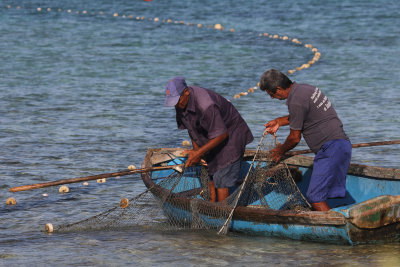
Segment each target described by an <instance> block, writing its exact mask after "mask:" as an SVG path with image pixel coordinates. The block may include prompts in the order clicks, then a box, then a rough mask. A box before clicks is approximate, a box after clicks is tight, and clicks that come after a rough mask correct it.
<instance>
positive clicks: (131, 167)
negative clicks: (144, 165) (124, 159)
mask: <svg viewBox="0 0 400 267" xmlns="http://www.w3.org/2000/svg"><path fill="white" fill-rule="evenodd" d="M128 170H130V171H132V170H136V166H135V165H129V166H128Z"/></svg>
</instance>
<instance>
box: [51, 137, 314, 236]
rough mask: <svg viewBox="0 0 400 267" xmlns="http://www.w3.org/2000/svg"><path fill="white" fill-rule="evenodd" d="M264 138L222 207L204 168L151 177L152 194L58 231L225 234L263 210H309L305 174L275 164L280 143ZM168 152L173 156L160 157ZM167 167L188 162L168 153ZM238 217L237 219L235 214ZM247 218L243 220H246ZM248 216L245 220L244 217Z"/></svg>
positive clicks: (148, 178)
mask: <svg viewBox="0 0 400 267" xmlns="http://www.w3.org/2000/svg"><path fill="white" fill-rule="evenodd" d="M264 137H265V136H262V138H261V140H260V142H259V145H258V147H257V151H256V152H255V153H254V154H253V155H252V156H251V158H250V159H249V160H248V161H243V163H242V167H241V169H242V174H243V175H242V176H243V180H244V181H243V182H242V184H241V185H239V186H238V187H237V189H236V190H235V191H234V192H232V193H231V195H230V196H229V197H228V198H227V199H225V200H224V201H223V202H211V201H210V191H209V187H208V185H209V175H208V172H207V168H206V167H205V166H195V167H188V168H185V169H184V170H183V171H182V172H177V171H175V170H172V169H171V170H164V171H158V172H153V173H146V174H145V175H144V176H143V181H144V183H145V184H146V186H147V190H146V191H144V192H143V193H141V194H139V195H138V196H135V197H133V198H132V199H129V200H128V199H122V200H121V203H120V204H119V205H117V206H116V207H114V208H112V209H110V210H107V211H105V212H103V213H101V214H98V215H95V216H93V217H90V218H88V219H85V220H82V221H79V222H76V223H72V224H66V225H60V226H58V227H56V228H55V231H59V232H60V231H62V232H64V231H80V230H100V229H101V230H107V229H115V228H117V229H120V228H126V227H134V226H139V227H146V228H155V229H170V230H178V229H220V232H223V233H226V232H227V230H228V228H229V227H230V225H231V223H232V220H233V221H234V220H235V219H238V220H243V219H244V218H241V217H240V216H245V214H246V213H248V212H252V213H254V212H256V213H257V212H259V211H260V209H264V210H291V211H293V212H298V211H303V210H310V204H309V203H308V202H307V201H306V199H305V198H304V196H303V195H302V194H301V192H300V190H299V188H298V187H297V185H296V182H295V179H299V178H301V172H299V170H297V169H296V168H294V167H289V166H288V165H286V163H284V162H282V163H279V164H275V163H274V162H272V161H271V160H270V158H269V153H268V151H269V150H270V149H272V148H273V147H274V146H275V140H270V141H267V140H266V138H264ZM160 153H169V152H165V151H164V152H160ZM169 156H170V160H169V161H168V163H166V162H163V163H160V164H161V165H162V164H169V165H176V164H182V163H183V162H184V158H180V157H176V156H174V155H173V154H171V153H169ZM236 213H237V214H236ZM241 214H242V215H241ZM243 214H244V215H243Z"/></svg>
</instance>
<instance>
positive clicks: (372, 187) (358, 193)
mask: <svg viewBox="0 0 400 267" xmlns="http://www.w3.org/2000/svg"><path fill="white" fill-rule="evenodd" d="M184 160H185V159H184V158H176V159H174V160H171V161H169V162H168V165H176V164H182V163H184ZM250 164H251V162H248V161H247V162H244V164H242V168H241V175H242V177H245V176H246V174H247V171H248V169H249V167H250ZM299 170H300V171H301V172H302V178H301V180H300V181H296V184H297V186H298V188H299V189H300V191H301V193H302V194H303V196H306V192H307V188H308V185H309V183H310V178H311V173H312V168H306V167H299ZM174 173H175V174H176V172H175V171H174V170H163V171H156V172H153V173H152V179H153V181H155V182H156V183H162V181H163V178H164V177H167V176H168V175H174ZM199 173H200V168H199V167H190V168H187V169H186V170H185V174H184V176H183V177H182V178H181V179H180V181H179V184H177V185H175V184H174V185H172V184H173V183H170V184H168V183H163V184H162V186H163V187H164V188H166V189H171V188H172V186H173V192H174V193H178V192H182V191H185V190H190V189H196V188H201V187H202V184H201V181H200V179H199ZM346 189H347V190H346V196H345V197H344V198H335V199H328V201H327V202H328V204H329V206H330V207H331V208H332V209H333V210H337V211H339V210H342V209H346V208H348V207H349V206H351V205H353V204H355V203H360V202H363V201H366V200H368V199H372V198H374V197H378V196H381V195H398V192H399V191H400V182H399V181H397V180H390V179H376V178H373V177H360V176H355V175H351V174H348V175H347V179H346ZM263 193H265V198H266V199H267V200H268V199H274V205H272V206H270V208H272V209H276V210H283V209H285V201H282V202H281V203H280V202H279V196H280V194H281V195H282V192H276V191H268V190H267V191H265V192H263ZM284 197H285V199H287V196H284ZM198 198H201V196H198ZM277 199H278V201H277ZM282 199H283V198H282ZM271 203H272V202H271ZM247 205H260V200H257V199H255V200H254V201H253V202H251V203H247Z"/></svg>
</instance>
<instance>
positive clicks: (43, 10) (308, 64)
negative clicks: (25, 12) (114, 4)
mask: <svg viewBox="0 0 400 267" xmlns="http://www.w3.org/2000/svg"><path fill="white" fill-rule="evenodd" d="M6 8H7V9H13V7H12V6H11V5H7V6H6ZM15 9H17V10H21V6H19V5H18V6H16V7H15ZM35 10H36V12H40V13H46V12H47V13H50V12H67V13H70V14H76V15H82V16H85V15H92V16H97V15H99V16H110V15H111V16H112V17H114V18H122V19H131V20H137V21H144V20H148V21H153V22H155V23H167V24H177V25H186V26H196V27H197V28H208V29H212V30H218V31H228V32H236V30H235V29H234V28H225V27H224V26H222V25H221V24H220V23H217V24H211V25H205V24H201V23H192V22H185V21H183V20H173V19H160V18H158V17H155V18H151V17H150V18H146V17H144V16H134V15H133V14H120V13H118V12H114V13H112V14H109V13H107V12H104V11H98V12H88V11H87V10H72V9H62V8H57V9H55V8H54V9H52V8H50V7H48V8H45V7H37V8H36V9H35ZM258 36H260V37H266V38H270V39H275V40H282V41H285V42H291V43H292V44H294V45H299V46H304V47H305V48H307V49H309V50H310V51H311V52H312V53H313V54H314V56H313V58H312V59H311V60H309V61H308V62H306V63H304V64H302V65H301V66H298V67H294V68H292V69H289V70H287V74H289V75H292V74H294V73H295V72H298V71H301V70H305V69H308V68H310V67H311V66H312V65H313V64H315V63H316V62H317V61H318V60H319V59H320V57H321V53H320V52H319V51H318V49H317V48H316V47H315V46H313V45H312V44H303V42H301V41H299V39H298V38H290V37H288V36H286V35H283V36H282V35H278V34H269V33H266V32H264V33H259V34H258ZM259 86H260V85H259V83H257V85H256V86H253V87H250V88H248V89H247V90H246V91H242V92H239V93H236V94H234V96H233V99H239V98H241V97H242V96H247V95H249V94H251V93H254V92H255V91H256V90H257V89H258V88H259Z"/></svg>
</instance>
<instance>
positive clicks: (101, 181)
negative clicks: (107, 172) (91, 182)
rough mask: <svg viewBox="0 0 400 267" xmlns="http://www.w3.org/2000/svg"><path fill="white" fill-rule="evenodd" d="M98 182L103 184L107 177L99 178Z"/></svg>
mask: <svg viewBox="0 0 400 267" xmlns="http://www.w3.org/2000/svg"><path fill="white" fill-rule="evenodd" d="M97 182H98V183H99V184H103V183H105V182H106V178H103V179H97Z"/></svg>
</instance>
